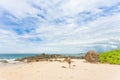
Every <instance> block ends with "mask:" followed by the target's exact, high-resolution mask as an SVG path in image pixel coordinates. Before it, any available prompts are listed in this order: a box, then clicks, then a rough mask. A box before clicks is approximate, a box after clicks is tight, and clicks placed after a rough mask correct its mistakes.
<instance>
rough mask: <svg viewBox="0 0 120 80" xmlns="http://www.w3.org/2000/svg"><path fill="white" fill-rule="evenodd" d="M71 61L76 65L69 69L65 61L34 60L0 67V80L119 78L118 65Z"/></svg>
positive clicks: (119, 69) (100, 79)
mask: <svg viewBox="0 0 120 80" xmlns="http://www.w3.org/2000/svg"><path fill="white" fill-rule="evenodd" d="M73 61H74V63H72V65H76V66H74V67H72V68H71V69H69V68H68V64H67V63H60V62H34V63H28V64H20V65H14V66H6V67H0V80H120V66H119V65H109V64H90V63H84V62H83V60H73ZM62 66H64V67H66V68H62Z"/></svg>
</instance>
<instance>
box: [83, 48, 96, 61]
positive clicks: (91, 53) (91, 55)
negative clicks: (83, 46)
mask: <svg viewBox="0 0 120 80" xmlns="http://www.w3.org/2000/svg"><path fill="white" fill-rule="evenodd" d="M85 60H86V61H87V62H91V63H96V62H98V53H97V52H95V51H93V50H91V51H88V52H87V53H86V55H85Z"/></svg>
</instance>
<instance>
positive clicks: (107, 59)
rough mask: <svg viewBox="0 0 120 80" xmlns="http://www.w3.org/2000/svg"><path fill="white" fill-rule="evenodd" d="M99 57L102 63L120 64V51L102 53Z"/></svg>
mask: <svg viewBox="0 0 120 80" xmlns="http://www.w3.org/2000/svg"><path fill="white" fill-rule="evenodd" d="M98 57H99V62H101V63H110V64H120V49H117V50H111V51H108V52H103V53H100V54H99V56H98Z"/></svg>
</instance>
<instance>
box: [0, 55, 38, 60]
mask: <svg viewBox="0 0 120 80" xmlns="http://www.w3.org/2000/svg"><path fill="white" fill-rule="evenodd" d="M34 55H37V54H0V59H16V58H22V57H27V56H34Z"/></svg>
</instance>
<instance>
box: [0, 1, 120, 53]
mask: <svg viewBox="0 0 120 80" xmlns="http://www.w3.org/2000/svg"><path fill="white" fill-rule="evenodd" d="M18 3H19V4H18ZM118 3H119V0H114V1H109V0H106V1H104V0H91V1H89V0H70V1H69V0H66V1H61V0H53V1H49V0H46V1H42V0H36V1H32V0H24V1H22V0H21V1H20V0H0V11H1V12H4V11H6V12H8V13H9V14H12V15H13V16H15V17H17V18H18V19H19V20H20V21H23V24H25V22H24V20H23V19H26V17H33V18H35V19H38V21H37V20H36V23H32V24H33V25H36V24H37V26H33V27H34V30H31V31H30V32H29V33H25V34H21V35H19V34H17V32H16V31H15V30H14V29H10V28H9V27H11V25H4V24H2V22H1V23H0V24H2V25H1V26H0V44H1V45H0V52H48V53H51V52H52V53H53V52H59V53H60V52H61V53H69V52H71V53H74V52H75V53H77V52H85V51H87V50H89V49H95V50H97V51H99V50H101V51H102V50H103V51H104V50H108V49H113V48H119V46H118V45H119V44H120V37H119V35H120V32H119V31H120V24H119V22H120V14H119V8H117V11H114V10H113V11H112V10H111V12H109V10H110V9H107V10H108V12H107V11H106V12H104V10H102V9H100V8H101V7H103V8H104V7H105V9H106V7H107V8H109V7H110V8H111V7H112V6H116V5H117V4H118ZM84 12H90V14H89V13H88V14H86V13H84ZM79 13H82V14H83V15H79ZM102 13H104V14H107V15H105V16H101V14H102ZM1 15H2V16H3V17H4V15H3V14H0V16H1ZM38 15H39V16H41V17H43V18H44V19H41V18H40V17H39V16H38ZM86 16H87V18H86ZM8 17H9V19H10V20H11V19H12V21H14V19H13V18H12V17H11V16H10V15H8ZM91 18H93V19H91ZM85 19H87V20H89V21H88V22H87V21H86V20H85ZM19 20H18V21H17V22H16V21H15V23H19ZM26 20H28V19H26ZM80 23H82V24H80ZM2 26H7V28H5V29H6V30H5V29H4V28H3V27H2ZM22 26H23V25H19V26H17V25H16V26H15V27H16V29H17V27H19V28H20V27H21V30H25V29H23V28H24V27H22ZM26 26H28V27H27V28H30V27H29V26H31V24H27V25H25V27H26ZM8 28H9V29H8ZM34 38H35V40H34ZM36 38H39V40H40V41H39V40H38V41H36ZM31 39H32V40H31ZM6 49H7V50H6Z"/></svg>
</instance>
